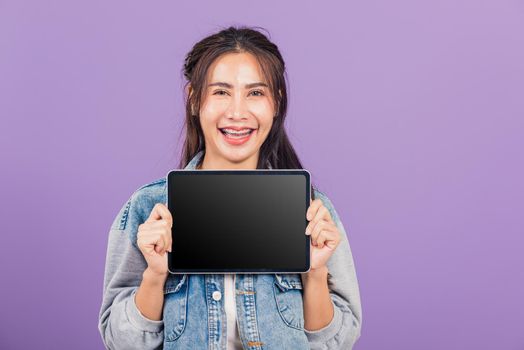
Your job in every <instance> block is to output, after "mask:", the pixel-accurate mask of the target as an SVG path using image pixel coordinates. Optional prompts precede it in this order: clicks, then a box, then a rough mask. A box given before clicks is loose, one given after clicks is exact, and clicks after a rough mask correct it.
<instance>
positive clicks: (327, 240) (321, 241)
mask: <svg viewBox="0 0 524 350" xmlns="http://www.w3.org/2000/svg"><path fill="white" fill-rule="evenodd" d="M306 219H307V220H308V221H309V224H308V225H307V227H306V234H309V235H310V236H311V243H310V248H311V271H313V270H316V269H318V268H322V267H324V266H326V263H327V261H328V260H329V258H330V257H331V255H332V254H333V252H334V251H335V249H336V248H337V246H338V244H339V243H340V232H339V230H338V228H337V225H336V224H335V223H334V222H333V219H332V218H331V215H330V214H329V210H328V209H327V208H326V207H325V206H324V204H323V203H322V200H320V199H318V198H317V199H315V200H314V201H311V204H310V205H309V208H308V210H307V211H306Z"/></svg>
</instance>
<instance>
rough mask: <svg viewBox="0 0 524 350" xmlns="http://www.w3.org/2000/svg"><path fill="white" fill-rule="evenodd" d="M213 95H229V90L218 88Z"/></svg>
mask: <svg viewBox="0 0 524 350" xmlns="http://www.w3.org/2000/svg"><path fill="white" fill-rule="evenodd" d="M213 95H221V96H223V95H227V92H226V91H224V90H216V91H215V92H214V93H213Z"/></svg>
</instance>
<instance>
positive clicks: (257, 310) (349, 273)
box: [98, 152, 362, 350]
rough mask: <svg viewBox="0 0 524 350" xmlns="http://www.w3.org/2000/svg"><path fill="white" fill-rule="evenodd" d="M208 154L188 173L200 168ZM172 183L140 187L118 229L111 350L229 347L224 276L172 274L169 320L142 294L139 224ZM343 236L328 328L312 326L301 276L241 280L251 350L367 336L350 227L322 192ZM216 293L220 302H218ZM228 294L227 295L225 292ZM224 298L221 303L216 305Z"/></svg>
mask: <svg viewBox="0 0 524 350" xmlns="http://www.w3.org/2000/svg"><path fill="white" fill-rule="evenodd" d="M202 156H203V152H199V153H198V154H197V155H195V157H194V158H193V159H192V160H191V161H190V163H189V164H188V165H187V166H186V167H185V169H195V168H196V165H197V164H198V162H199V160H200V158H201V157H202ZM166 187H167V186H166V179H165V178H161V179H158V180H156V181H153V182H151V183H148V184H146V185H144V186H142V187H140V188H139V189H137V190H136V191H135V192H134V193H133V194H132V195H131V197H130V198H129V200H127V201H126V203H124V205H123V207H122V208H121V209H120V211H119V213H118V215H117V216H116V218H115V219H114V221H113V223H112V224H111V228H110V231H109V239H108V248H107V256H106V266H105V275H104V289H103V300H102V305H101V309H100V314H99V322H98V328H99V331H100V334H101V335H102V339H103V342H104V345H105V346H106V348H107V349H126V350H130V349H141V350H146V349H162V348H163V349H168V350H171V349H192V350H199V349H206V350H207V349H217V350H219V349H220V350H225V349H226V345H227V331H226V313H225V309H224V298H221V299H219V298H216V295H217V294H218V293H213V292H215V291H220V293H221V295H224V275H223V274H185V275H176V274H169V276H168V277H167V280H166V283H165V286H164V306H163V319H162V320H160V321H154V320H150V319H147V318H146V317H144V316H143V315H142V314H141V313H140V311H139V310H138V308H137V307H136V304H135V301H134V296H135V293H136V291H137V289H138V287H139V285H140V283H141V281H142V273H143V272H144V270H145V269H146V267H147V263H146V260H145V259H144V257H143V256H142V253H141V252H140V250H139V249H138V246H137V231H138V226H139V225H140V224H141V223H143V222H145V220H146V219H147V218H148V217H149V214H150V212H151V210H152V208H153V206H154V205H155V204H156V203H159V202H161V203H167V198H166V193H167V188H166ZM315 198H320V199H321V200H322V201H323V204H324V206H325V207H326V208H327V209H328V210H329V212H330V214H331V217H332V218H333V220H334V222H335V223H336V225H337V227H338V228H339V231H340V233H341V236H342V240H341V242H340V244H339V245H338V246H337V248H336V250H335V252H334V253H333V255H332V256H331V258H330V259H329V260H328V262H327V267H328V270H329V273H328V287H329V290H330V296H331V300H332V302H333V306H334V317H333V319H332V320H331V322H330V323H329V324H328V325H327V326H325V327H324V328H322V329H319V330H314V331H309V330H306V329H305V328H304V314H303V312H304V308H303V301H302V294H303V291H302V280H301V275H300V274H236V278H235V290H236V293H235V294H236V295H235V298H236V305H237V309H236V311H237V315H236V316H237V324H238V330H239V335H240V340H241V342H242V346H243V348H244V349H251V350H262V349H264V350H273V349H279V350H281V349H344V350H346V349H351V348H352V347H353V344H354V343H355V342H356V340H357V339H358V338H359V336H360V329H361V323H362V312H361V305H360V294H359V289H358V282H357V277H356V272H355V266H354V263H353V257H352V254H351V250H350V246H349V243H348V240H347V237H346V232H345V230H344V226H343V225H342V223H341V221H340V218H339V216H338V214H337V212H336V211H335V209H334V207H333V204H332V203H331V201H330V200H329V199H328V197H327V196H326V195H325V194H324V193H322V192H320V191H318V190H316V189H315ZM213 294H214V295H215V298H213ZM218 295H220V294H218ZM216 299H219V300H216Z"/></svg>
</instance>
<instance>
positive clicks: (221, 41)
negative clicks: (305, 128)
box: [179, 27, 315, 199]
mask: <svg viewBox="0 0 524 350" xmlns="http://www.w3.org/2000/svg"><path fill="white" fill-rule="evenodd" d="M255 28H256V27H255ZM255 28H250V27H229V28H227V29H223V30H221V31H219V32H218V33H216V34H213V35H210V36H208V37H206V38H204V39H202V40H200V41H199V42H197V43H196V44H195V45H194V46H193V48H192V49H191V51H189V52H188V54H187V55H186V57H185V61H184V68H183V73H184V76H185V78H186V80H187V81H186V84H185V89H184V91H185V93H186V96H185V99H186V103H185V104H186V118H185V123H184V125H185V131H186V138H185V141H184V146H183V150H182V158H181V159H180V164H179V168H184V167H185V166H186V165H187V164H188V163H189V161H190V160H191V159H192V158H193V157H194V156H195V155H196V154H197V153H198V152H200V151H204V152H205V142H204V134H203V132H202V127H201V125H200V119H199V118H198V113H199V112H198V111H199V110H200V106H201V103H202V96H203V94H204V92H205V86H206V85H207V82H206V79H207V73H208V69H209V67H210V66H211V64H212V63H213V62H214V61H215V60H216V59H217V58H218V57H219V56H221V55H223V54H226V53H241V52H248V53H251V54H253V56H255V58H256V59H257V61H258V63H259V64H260V67H261V70H262V73H263V75H264V77H265V78H266V80H267V81H268V85H269V88H270V91H271V93H272V95H273V101H274V102H275V112H276V113H275V118H274V121H273V125H272V127H271V130H270V131H269V134H268V136H267V138H266V140H265V141H264V143H263V144H262V146H261V147H260V152H259V158H258V164H257V169H266V168H267V164H268V163H269V164H270V165H271V167H272V168H273V169H303V167H302V163H301V162H300V159H299V158H298V156H297V154H296V152H295V149H294V148H293V146H292V145H291V142H290V141H289V138H288V136H287V134H286V130H285V129H284V121H285V118H286V112H287V89H286V70H285V63H284V59H283V58H282V55H281V54H280V51H279V50H278V47H277V45H275V44H274V43H272V42H271V41H270V40H269V39H268V38H267V37H266V36H265V35H264V34H263V33H261V32H260V31H258V30H256V29H255ZM188 87H189V88H188ZM203 158H204V157H202V158H201V160H200V161H202V160H203ZM199 165H200V164H199ZM197 166H198V165H197ZM311 197H312V198H313V199H314V198H315V196H314V191H313V185H311Z"/></svg>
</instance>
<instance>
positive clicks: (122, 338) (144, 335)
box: [98, 197, 164, 350]
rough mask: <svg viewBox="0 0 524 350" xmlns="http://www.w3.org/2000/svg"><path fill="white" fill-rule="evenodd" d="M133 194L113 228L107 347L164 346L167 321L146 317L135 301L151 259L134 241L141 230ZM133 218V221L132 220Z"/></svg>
mask: <svg viewBox="0 0 524 350" xmlns="http://www.w3.org/2000/svg"><path fill="white" fill-rule="evenodd" d="M132 199H133V197H131V199H130V200H129V201H128V202H127V203H126V205H124V207H123V208H122V209H121V210H120V213H119V215H118V216H117V218H116V219H115V220H114V222H113V224H112V225H111V229H110V231H109V240H108V247H107V255H106V265H105V274H104V287H103V298H102V306H101V309H100V313H99V320H98V329H99V331H100V334H101V336H102V340H103V342H104V345H105V347H106V348H107V349H114V350H117V349H142V350H145V349H160V348H162V344H163V340H164V332H163V327H164V325H163V321H161V320H160V321H154V320H150V319H147V318H145V317H144V316H143V315H142V314H141V313H140V311H139V310H138V308H137V306H136V304H135V293H136V291H137V289H138V287H139V285H140V282H141V281H142V274H143V272H144V270H145V269H146V267H147V263H146V261H145V259H144V257H143V256H142V253H141V252H140V250H139V249H138V247H137V246H136V245H134V244H132V242H131V237H133V235H130V234H129V233H130V230H137V227H138V225H136V223H133V222H137V220H136V217H135V218H132V220H129V216H130V215H134V208H133V201H132ZM130 222H131V224H130Z"/></svg>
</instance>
